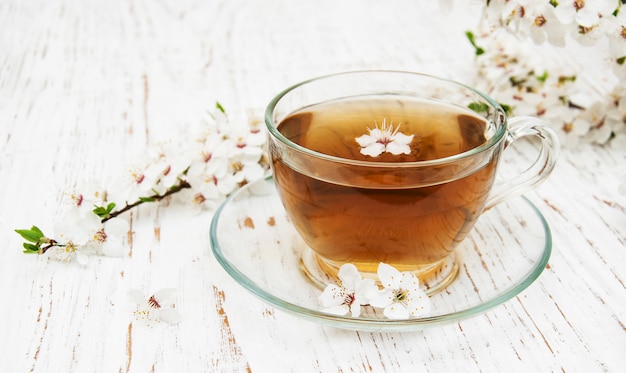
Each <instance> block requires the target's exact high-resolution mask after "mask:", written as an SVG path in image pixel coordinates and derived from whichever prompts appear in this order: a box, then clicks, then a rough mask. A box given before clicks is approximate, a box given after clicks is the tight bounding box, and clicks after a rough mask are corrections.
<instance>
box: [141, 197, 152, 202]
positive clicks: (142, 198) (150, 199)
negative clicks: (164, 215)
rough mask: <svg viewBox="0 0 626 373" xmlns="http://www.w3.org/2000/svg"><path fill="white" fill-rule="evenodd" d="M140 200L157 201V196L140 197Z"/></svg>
mask: <svg viewBox="0 0 626 373" xmlns="http://www.w3.org/2000/svg"><path fill="white" fill-rule="evenodd" d="M139 200H140V201H141V202H154V201H156V198H153V197H139Z"/></svg>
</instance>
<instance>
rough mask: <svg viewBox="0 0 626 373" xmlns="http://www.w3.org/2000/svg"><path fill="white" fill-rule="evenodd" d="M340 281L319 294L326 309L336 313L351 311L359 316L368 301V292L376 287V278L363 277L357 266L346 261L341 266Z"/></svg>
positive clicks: (343, 313) (354, 315) (353, 314)
mask: <svg viewBox="0 0 626 373" xmlns="http://www.w3.org/2000/svg"><path fill="white" fill-rule="evenodd" d="M338 277H339V280H340V281H339V283H338V284H329V285H328V286H326V288H325V289H324V292H323V293H322V294H321V295H320V296H319V300H320V302H321V303H322V306H323V307H325V308H324V311H325V312H328V313H331V314H334V315H345V314H347V313H350V314H351V315H352V317H359V316H360V314H361V306H362V305H365V304H367V303H368V300H367V297H366V293H368V292H370V291H371V290H372V289H375V284H374V280H372V279H367V278H366V279H363V278H361V274H360V273H359V271H358V270H357V268H356V266H354V265H353V264H350V263H346V264H344V265H342V266H341V267H340V268H339V273H338Z"/></svg>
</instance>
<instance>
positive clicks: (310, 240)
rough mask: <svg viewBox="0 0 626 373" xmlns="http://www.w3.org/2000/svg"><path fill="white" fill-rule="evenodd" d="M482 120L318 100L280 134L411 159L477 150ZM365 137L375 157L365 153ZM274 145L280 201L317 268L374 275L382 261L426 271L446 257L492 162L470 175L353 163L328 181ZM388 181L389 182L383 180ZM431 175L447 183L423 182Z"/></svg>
mask: <svg viewBox="0 0 626 373" xmlns="http://www.w3.org/2000/svg"><path fill="white" fill-rule="evenodd" d="M487 127H488V123H487V122H486V121H485V119H484V118H482V117H480V116H478V115H476V114H475V113H473V112H472V111H471V110H466V109H463V108H459V107H455V106H451V105H446V104H439V103H436V102H434V101H423V100H418V99H411V98H402V99H401V100H400V99H398V97H397V96H395V97H392V96H362V97H359V98H350V99H341V100H334V101H329V102H326V103H322V104H316V105H313V106H309V107H306V108H304V109H301V110H300V111H297V112H294V113H292V114H291V115H289V116H287V117H286V118H285V119H284V120H282V121H281V122H280V123H279V124H278V130H279V131H280V132H281V134H282V135H284V136H285V137H286V138H288V139H289V140H291V141H293V142H294V143H296V144H298V145H300V146H302V147H304V148H307V149H310V150H312V151H315V152H318V153H323V154H326V155H330V156H333V157H338V158H342V159H350V160H355V161H359V162H361V163H363V162H382V163H388V162H399V163H402V164H407V165H408V163H407V162H416V161H429V160H436V159H441V158H446V157H451V156H454V155H456V154H459V153H463V152H466V151H468V150H471V149H473V148H475V147H478V146H480V145H482V144H484V143H485V141H486V135H485V134H486V131H487ZM363 135H366V137H362V136H363ZM357 139H359V140H357ZM395 139H399V141H398V144H394V146H395V148H393V147H391V145H390V144H391V143H393V142H394V141H395ZM400 140H401V141H400ZM368 142H369V145H372V149H374V150H375V151H374V153H376V152H379V154H374V153H372V152H371V151H366V150H365V148H367V145H368V144H365V143H368ZM381 149H382V151H381ZM270 151H271V152H273V156H272V167H273V172H274V178H275V182H276V183H277V185H278V186H279V188H278V190H279V193H280V195H281V200H282V202H283V204H284V206H285V209H286V211H287V213H288V215H289V217H290V219H291V221H292V222H293V224H294V226H295V227H296V229H297V230H298V232H299V233H300V235H301V236H302V237H303V239H304V241H305V242H306V244H307V245H308V246H309V247H311V248H312V249H313V250H314V251H315V252H316V253H317V255H318V256H319V259H321V260H322V261H323V262H324V263H323V265H326V266H330V267H335V268H337V267H339V266H340V265H341V264H343V263H346V262H350V263H353V264H354V265H356V266H357V267H358V268H359V270H361V271H363V272H375V271H376V268H377V266H378V264H379V263H380V262H384V263H387V264H390V265H393V266H395V267H396V268H398V269H399V270H413V271H418V272H419V271H421V270H423V271H427V270H429V269H432V268H434V267H436V266H437V265H438V264H439V263H441V262H442V261H443V260H444V259H446V258H447V257H448V256H449V255H450V253H451V252H452V251H453V250H454V248H455V247H456V246H457V244H458V243H459V242H460V241H461V240H463V238H464V237H465V235H466V234H467V233H468V231H469V230H470V229H471V228H472V226H473V225H474V222H475V221H476V219H477V218H478V216H479V215H480V213H481V212H482V209H483V206H484V203H485V199H486V197H487V194H488V191H489V189H490V188H491V185H492V183H493V180H494V175H495V165H496V163H497V162H496V160H495V159H492V160H489V161H488V162H486V164H484V165H481V167H480V168H479V169H478V170H477V171H475V172H472V173H471V174H469V175H462V174H459V167H458V165H457V164H451V165H449V166H448V165H446V166H442V167H441V168H439V169H437V168H432V167H431V168H429V169H428V171H426V173H425V171H421V170H419V166H416V168H417V169H418V170H417V171H416V170H414V169H413V166H411V167H406V168H403V167H401V165H399V167H398V168H397V169H394V171H393V172H389V171H388V170H387V171H386V172H380V171H376V167H373V168H371V169H370V168H368V167H358V168H357V167H355V168H354V169H350V170H349V172H346V171H337V175H339V176H340V177H337V178H328V177H326V176H324V175H325V173H326V172H328V173H331V171H330V170H318V171H320V172H317V171H316V172H313V171H311V170H313V169H315V168H316V167H315V166H311V167H308V166H307V165H305V164H304V163H303V164H304V165H303V166H298V165H297V164H295V163H294V164H290V162H287V161H286V160H285V159H283V158H284V157H283V155H282V154H279V152H277V151H276V149H272V147H271V144H270ZM368 153H369V154H368ZM372 154H374V155H372ZM338 163H341V161H339V162H338ZM309 166H310V165H309ZM318 168H319V167H318ZM428 173H430V174H433V173H439V174H437V175H429V174H428ZM446 173H448V174H450V175H449V176H447V177H441V175H443V174H446ZM331 174H332V173H331ZM320 175H321V176H320ZM385 178H393V180H394V183H390V185H388V186H385V185H383V184H384V183H382V184H381V179H385ZM430 178H433V179H438V180H445V181H446V182H438V183H430V182H426V179H430ZM331 179H333V180H331ZM338 180H340V181H338ZM395 180H402V181H401V182H400V183H395Z"/></svg>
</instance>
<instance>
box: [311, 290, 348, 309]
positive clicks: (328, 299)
mask: <svg viewBox="0 0 626 373" xmlns="http://www.w3.org/2000/svg"><path fill="white" fill-rule="evenodd" d="M318 299H319V301H320V303H321V304H322V306H324V307H333V306H338V305H341V304H343V302H344V299H345V293H344V291H343V289H341V288H340V287H339V286H337V285H335V284H329V285H328V286H326V288H325V289H324V291H323V292H322V294H320V295H319V297H318ZM346 312H348V311H346Z"/></svg>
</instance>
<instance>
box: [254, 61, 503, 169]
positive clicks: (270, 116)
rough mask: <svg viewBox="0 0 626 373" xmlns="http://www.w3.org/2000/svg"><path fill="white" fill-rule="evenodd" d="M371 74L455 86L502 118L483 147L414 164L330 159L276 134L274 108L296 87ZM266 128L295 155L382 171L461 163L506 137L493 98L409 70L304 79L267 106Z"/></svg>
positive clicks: (498, 106) (500, 110) (474, 90)
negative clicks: (480, 99) (414, 78)
mask: <svg viewBox="0 0 626 373" xmlns="http://www.w3.org/2000/svg"><path fill="white" fill-rule="evenodd" d="M371 74H387V75H406V76H411V77H419V78H423V79H431V80H433V81H440V82H443V83H445V84H451V85H456V86H457V87H460V88H463V89H466V90H468V91H470V92H472V93H474V94H476V95H478V96H480V97H481V98H482V99H484V100H485V101H486V102H488V103H489V105H490V106H491V107H492V108H493V109H494V110H495V111H496V112H498V113H500V114H501V115H502V123H499V124H498V127H497V128H496V131H495V133H494V134H493V136H492V137H491V138H489V140H487V141H486V142H485V143H484V144H482V145H480V146H477V147H475V148H472V149H470V150H468V151H465V152H463V153H459V154H455V155H452V156H449V157H444V158H438V159H432V160H426V161H415V162H375V161H360V160H354V159H348V158H341V157H336V156H332V155H328V154H324V153H320V152H316V151H313V150H310V149H307V148H305V147H303V146H301V145H298V144H296V143H295V142H293V141H291V140H289V139H288V138H286V137H285V136H283V134H282V133H281V132H280V131H278V127H277V126H278V123H274V110H275V109H276V106H277V105H278V104H279V103H280V101H281V100H282V99H283V98H284V97H285V96H287V95H288V94H289V93H291V92H293V91H294V90H296V89H297V88H299V87H302V86H305V85H308V84H310V83H313V82H318V81H322V80H327V79H333V78H337V77H342V76H349V75H371ZM265 125H266V127H267V130H268V131H269V134H270V135H271V136H272V137H273V138H275V139H277V140H278V141H280V142H281V143H283V144H284V145H286V146H288V147H289V148H291V149H294V150H296V151H298V152H301V153H304V154H306V155H308V156H312V157H315V158H318V159H322V160H326V161H330V162H333V163H342V164H348V165H354V166H360V167H383V168H392V167H393V168H398V167H400V168H412V167H429V166H438V165H443V164H449V163H454V162H457V161H460V160H464V159H467V158H470V157H472V156H474V155H477V154H481V153H483V152H485V151H488V150H489V149H492V148H493V147H495V146H496V145H498V144H499V143H500V141H501V140H502V139H503V138H504V135H505V134H506V130H507V116H506V113H505V111H504V109H503V108H502V106H501V105H500V104H499V103H497V102H496V101H495V100H494V99H492V98H491V97H489V96H488V95H487V94H485V93H483V92H481V91H479V90H477V89H475V88H472V87H470V86H468V85H466V84H463V83H460V82H457V81H455V80H451V79H446V78H441V77H437V76H434V75H428V74H422V73H417V72H410V71H400V70H356V71H348V72H341V73H336V74H329V75H322V76H318V77H315V78H311V79H307V80H304V81H302V82H300V83H296V84H294V85H292V86H290V87H288V88H286V89H284V90H283V91H281V92H280V93H278V94H277V95H276V96H275V97H274V98H273V99H272V100H271V101H270V102H269V104H268V106H267V108H266V110H265Z"/></svg>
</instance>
